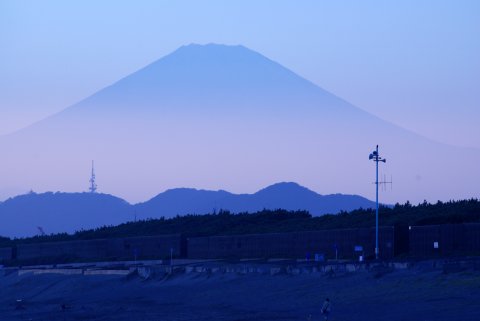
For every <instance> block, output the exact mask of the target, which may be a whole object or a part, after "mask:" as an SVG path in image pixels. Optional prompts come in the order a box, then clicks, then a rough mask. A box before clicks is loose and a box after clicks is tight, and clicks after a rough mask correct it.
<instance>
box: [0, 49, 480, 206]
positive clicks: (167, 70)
mask: <svg viewBox="0 0 480 321" xmlns="http://www.w3.org/2000/svg"><path fill="white" fill-rule="evenodd" d="M432 117H434V115H432ZM376 144H379V145H380V150H381V154H382V155H383V156H384V157H386V158H387V164H385V165H383V164H382V166H381V173H385V174H387V175H388V177H390V175H392V176H393V177H394V187H393V191H394V192H391V193H385V194H383V195H382V197H383V199H382V201H383V202H386V203H394V202H397V201H399V202H402V201H405V200H410V201H412V202H417V201H423V200H424V199H427V200H430V201H432V200H433V201H434V200H437V199H444V200H445V199H446V200H448V199H452V198H466V197H472V196H475V195H476V194H475V188H476V187H477V186H478V181H479V179H480V177H479V176H480V174H479V172H478V171H477V172H475V173H472V172H471V171H469V170H467V169H466V168H472V166H461V164H465V163H469V164H475V162H476V163H477V164H478V163H480V156H479V155H480V153H479V152H478V151H476V150H468V149H461V148H454V147H449V146H445V145H441V144H437V143H434V142H431V141H429V140H427V139H425V138H423V137H421V136H418V135H416V134H414V133H411V132H408V131H406V130H404V129H402V128H399V127H396V126H394V125H392V124H390V123H387V122H385V121H382V120H381V119H378V118H376V117H375V116H372V115H370V114H368V113H366V112H364V111H363V110H361V109H359V108H357V107H355V106H353V105H351V104H349V103H348V102H346V101H344V100H342V99H340V98H338V97H336V96H335V95H333V94H331V93H329V92H328V91H326V90H323V89H321V88H320V87H318V86H317V85H315V84H313V83H311V82H309V81H307V80H305V79H303V78H302V77H300V76H298V75H297V74H295V73H294V72H292V71H290V70H288V69H287V68H285V67H283V66H281V65H280V64H278V63H276V62H274V61H272V60H270V59H268V58H266V57H265V56H263V55H261V54H259V53H257V52H254V51H252V50H250V49H247V48H245V47H243V46H226V45H215V44H209V45H188V46H184V47H181V48H179V49H178V50H176V51H174V52H173V53H171V54H170V55H168V56H165V57H163V58H161V59H159V60H158V61H155V62H153V63H152V64H150V65H148V66H146V67H145V68H143V69H141V70H139V71H137V72H135V73H133V74H131V75H129V76H127V77H125V78H123V79H121V80H119V81H118V82H116V83H114V84H112V85H111V86H109V87H107V88H104V89H102V90H100V91H99V92H97V93H96V94H94V95H92V96H90V97H88V98H86V99H84V100H82V101H80V102H79V103H77V104H75V105H73V106H71V107H68V108H66V109H65V110H64V111H62V112H60V113H58V114H56V115H53V116H51V117H49V118H47V119H45V120H43V121H40V122H38V123H36V124H33V125H31V126H29V127H27V128H25V129H23V130H20V131H18V132H16V133H14V134H11V135H8V136H4V137H2V138H1V139H0V148H1V150H2V151H3V152H2V166H0V177H1V181H2V185H3V186H5V187H7V188H8V187H17V188H18V187H20V188H22V189H24V190H25V191H27V190H30V189H33V190H34V191H38V192H41V191H46V190H54V191H55V190H62V191H81V190H85V189H86V187H87V184H88V176H89V166H90V163H91V160H92V159H94V160H95V163H96V169H97V181H98V184H99V189H100V190H101V191H104V192H108V193H111V194H115V195H118V196H120V197H122V198H125V199H127V200H129V201H133V202H136V201H139V200H143V199H146V198H148V197H151V196H153V195H154V194H155V193H156V192H157V191H158V190H165V189H168V188H173V187H182V186H188V187H195V188H206V189H227V190H230V191H233V192H237V193H245V192H252V191H255V190H257V189H258V188H260V187H262V186H266V185H268V184H271V183H273V182H277V181H296V182H299V183H300V184H302V185H307V186H310V187H311V188H312V189H313V190H315V191H317V192H319V193H323V194H329V193H337V192H341V193H347V194H360V195H363V196H366V197H369V198H373V196H374V187H373V185H372V182H373V181H374V179H375V177H374V173H375V172H374V164H373V163H372V162H369V161H368V154H369V153H370V152H371V151H372V150H373V149H374V147H375V145H376ZM454 164H456V165H454ZM452 166H456V168H457V170H455V171H453V170H450V169H451V167H452ZM447 169H448V170H447Z"/></svg>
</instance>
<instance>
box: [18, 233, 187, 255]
mask: <svg viewBox="0 0 480 321" xmlns="http://www.w3.org/2000/svg"><path fill="white" fill-rule="evenodd" d="M181 249H182V247H181V236H180V235H160V236H145V237H130V238H114V239H96V240H79V241H68V242H51V243H35V244H21V245H18V246H17V259H19V260H28V259H36V258H70V259H117V260H118V259H132V260H133V259H135V258H138V259H140V258H150V257H151V258H167V257H170V251H171V250H173V254H174V256H175V257H179V256H180V254H181Z"/></svg>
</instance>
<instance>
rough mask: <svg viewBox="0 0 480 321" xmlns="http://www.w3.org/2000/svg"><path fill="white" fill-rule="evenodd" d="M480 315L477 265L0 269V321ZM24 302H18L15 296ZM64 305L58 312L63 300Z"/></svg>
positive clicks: (338, 320)
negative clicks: (92, 272) (150, 271)
mask: <svg viewBox="0 0 480 321" xmlns="http://www.w3.org/2000/svg"><path fill="white" fill-rule="evenodd" d="M327 296H328V297H329V298H330V299H331V301H332V303H333V306H332V314H331V318H330V319H329V320H333V321H354V320H369V321H374V320H389V321H394V320H398V321H400V320H401V321H405V320H422V321H428V320H431V321H442V320H445V321H446V320H449V321H452V320H459V321H467V320H477V321H478V320H480V272H478V271H476V272H474V271H469V272H468V271H467V272H461V273H455V274H443V273H442V272H441V271H427V270H420V269H413V270H403V271H394V272H392V273H388V274H386V275H383V276H381V277H376V276H375V275H374V274H373V273H371V272H366V271H362V272H355V273H348V274H342V275H336V276H326V275H322V274H321V273H311V274H300V275H286V274H282V275H274V276H271V275H258V274H246V275H240V274H236V273H224V274H222V273H218V274H212V275H205V274H200V273H190V274H185V273H182V274H178V275H174V276H169V277H164V276H157V277H154V278H152V279H149V280H142V279H141V278H139V277H138V276H128V277H125V276H82V275H76V276H75V275H74V276H64V275H55V274H47V275H35V276H34V275H22V276H18V275H17V274H16V273H14V274H10V275H6V276H0V320H2V321H7V320H48V321H55V320H115V321H120V320H129V321H132V320H205V321H207V320H238V321H240V320H262V321H263V320H307V317H308V315H311V316H312V320H323V318H322V316H321V315H320V307H321V305H322V303H323V300H324V299H325V297H327ZM20 298H21V299H23V300H24V302H25V303H24V307H25V308H24V309H20V310H18V309H16V308H15V300H16V299H20ZM62 303H65V304H67V305H68V306H69V308H68V309H67V310H66V312H62V309H61V304H62Z"/></svg>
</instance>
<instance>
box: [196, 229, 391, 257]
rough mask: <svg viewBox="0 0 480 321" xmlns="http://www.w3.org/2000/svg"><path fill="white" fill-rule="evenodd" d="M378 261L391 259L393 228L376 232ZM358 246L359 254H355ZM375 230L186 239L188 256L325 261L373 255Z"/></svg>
mask: <svg viewBox="0 0 480 321" xmlns="http://www.w3.org/2000/svg"><path fill="white" fill-rule="evenodd" d="M379 243H380V245H379V247H380V254H381V257H382V258H385V259H388V258H392V257H393V256H394V228H393V227H381V228H380V229H379ZM356 247H357V249H358V247H361V248H362V249H363V250H362V251H355V248H356ZM374 248H375V229H373V228H363V229H339V230H324V231H312V232H295V233H275V234H249V235H229V236H211V237H198V238H190V239H189V240H188V257H189V258H192V259H201V258H203V259H215V258H306V257H308V256H309V257H310V258H311V259H314V256H315V254H323V255H324V257H325V258H327V259H331V258H335V257H336V256H337V255H338V258H343V259H356V258H358V256H359V255H361V254H363V255H365V256H372V255H374Z"/></svg>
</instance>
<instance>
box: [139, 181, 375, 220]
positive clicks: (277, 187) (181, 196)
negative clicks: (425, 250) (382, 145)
mask: <svg viewBox="0 0 480 321" xmlns="http://www.w3.org/2000/svg"><path fill="white" fill-rule="evenodd" d="M374 206H375V203H374V202H372V201H369V200H367V199H366V198H363V197H360V196H357V195H342V194H335V195H319V194H317V193H315V192H313V191H311V190H309V189H307V188H305V187H302V186H300V185H298V184H296V183H278V184H274V185H271V186H269V187H267V188H264V189H262V190H260V191H258V192H256V193H254V194H232V193H229V192H226V191H205V190H196V189H186V188H178V189H171V190H168V191H166V192H164V193H161V194H159V195H157V196H155V197H154V198H152V199H150V200H149V201H147V202H145V203H139V204H137V205H135V209H136V211H137V213H138V214H139V215H141V217H159V216H165V217H169V216H172V215H176V214H179V215H183V214H194V213H196V214H206V213H212V212H214V211H219V210H229V211H231V212H234V213H241V212H250V213H251V212H256V211H260V210H262V209H271V210H274V209H286V210H292V211H294V210H307V211H309V212H310V213H311V214H313V215H322V214H326V213H333V214H335V213H338V212H340V211H342V210H343V211H350V210H353V209H357V208H360V207H362V208H371V207H374Z"/></svg>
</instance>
